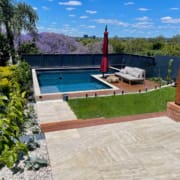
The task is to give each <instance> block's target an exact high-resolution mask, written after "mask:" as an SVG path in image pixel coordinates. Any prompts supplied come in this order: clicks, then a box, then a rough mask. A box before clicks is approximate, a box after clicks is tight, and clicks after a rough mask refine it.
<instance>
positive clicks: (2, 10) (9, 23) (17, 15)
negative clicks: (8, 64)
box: [0, 0, 38, 64]
mask: <svg viewBox="0 0 180 180" xmlns="http://www.w3.org/2000/svg"><path fill="white" fill-rule="evenodd" d="M37 20H38V16H37V14H36V11H35V10H34V9H33V8H32V7H31V6H30V5H27V4H26V3H22V2H19V3H14V1H13V0H1V1H0V26H2V25H3V26H4V28H5V33H6V37H7V40H8V45H9V57H12V62H13V64H14V63H15V48H14V38H15V36H16V35H20V34H21V32H22V31H23V30H24V31H26V32H30V33H35V32H36V21H37Z"/></svg>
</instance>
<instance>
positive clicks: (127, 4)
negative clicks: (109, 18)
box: [124, 2, 134, 6]
mask: <svg viewBox="0 0 180 180" xmlns="http://www.w3.org/2000/svg"><path fill="white" fill-rule="evenodd" d="M124 5H125V6H132V5H134V2H126V3H124Z"/></svg>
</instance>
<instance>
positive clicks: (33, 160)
mask: <svg viewBox="0 0 180 180" xmlns="http://www.w3.org/2000/svg"><path fill="white" fill-rule="evenodd" d="M25 165H26V168H27V169H28V170H31V169H32V170H38V169H39V168H41V167H45V166H47V165H48V161H47V160H46V159H44V158H39V157H30V158H28V159H27V160H26V162H25Z"/></svg>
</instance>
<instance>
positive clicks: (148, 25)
mask: <svg viewBox="0 0 180 180" xmlns="http://www.w3.org/2000/svg"><path fill="white" fill-rule="evenodd" d="M153 25H154V23H152V22H146V21H144V22H138V23H136V24H133V25H132V27H133V28H138V29H142V28H143V29H149V28H152V27H153Z"/></svg>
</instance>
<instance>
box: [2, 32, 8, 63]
mask: <svg viewBox="0 0 180 180" xmlns="http://www.w3.org/2000/svg"><path fill="white" fill-rule="evenodd" d="M8 54H9V50H8V41H7V39H6V37H5V36H4V35H3V34H1V33H0V66H5V65H6V64H7V61H8V57H9V56H8Z"/></svg>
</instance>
